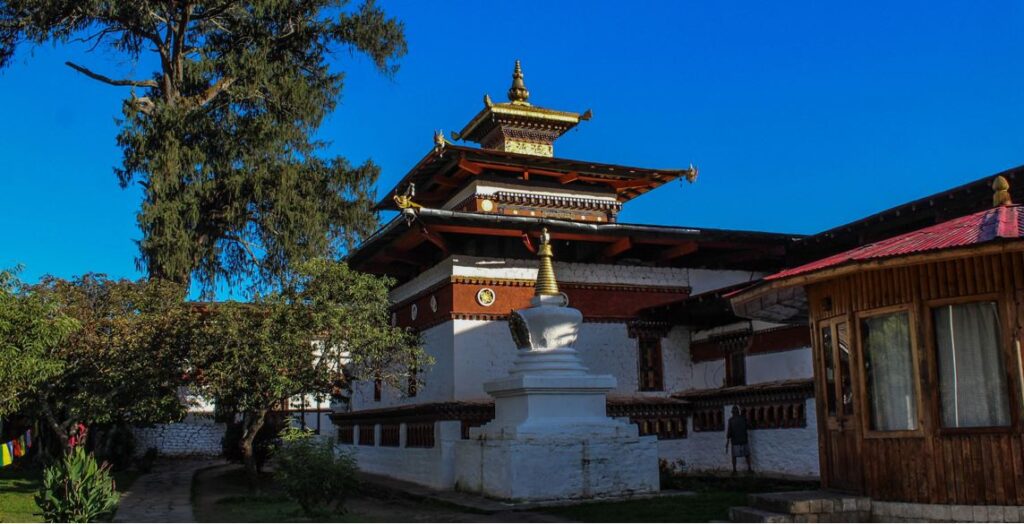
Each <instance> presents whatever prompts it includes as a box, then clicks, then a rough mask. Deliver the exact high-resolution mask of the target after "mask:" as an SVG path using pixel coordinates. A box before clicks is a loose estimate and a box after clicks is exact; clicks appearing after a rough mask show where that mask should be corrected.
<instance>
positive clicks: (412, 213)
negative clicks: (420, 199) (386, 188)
mask: <svg viewBox="0 0 1024 524" xmlns="http://www.w3.org/2000/svg"><path fill="white" fill-rule="evenodd" d="M414 196H416V184H413V183H411V182H410V183H409V185H408V186H405V192H404V193H402V194H398V192H397V191H396V192H395V196H394V200H395V205H396V206H398V209H400V210H401V212H402V216H403V217H405V224H406V225H410V226H411V225H412V221H413V220H415V219H416V210H417V209H421V208H422V207H423V206H421V205H419V204H417V203H416V202H413V201H412V199H413V197H414Z"/></svg>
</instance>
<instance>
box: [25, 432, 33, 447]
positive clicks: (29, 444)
mask: <svg viewBox="0 0 1024 524" xmlns="http://www.w3.org/2000/svg"><path fill="white" fill-rule="evenodd" d="M25 446H27V447H29V448H31V447H32V430H31V429H26V430H25Z"/></svg>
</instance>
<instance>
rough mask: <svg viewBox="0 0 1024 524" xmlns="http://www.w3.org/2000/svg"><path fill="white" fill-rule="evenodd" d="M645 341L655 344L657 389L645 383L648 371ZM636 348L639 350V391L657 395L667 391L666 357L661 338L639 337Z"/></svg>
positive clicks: (637, 366)
mask: <svg viewBox="0 0 1024 524" xmlns="http://www.w3.org/2000/svg"><path fill="white" fill-rule="evenodd" d="M644 341H653V342H654V352H655V357H656V358H654V359H653V360H654V371H655V372H656V374H657V377H658V380H657V385H656V387H647V386H646V385H645V383H644V376H645V374H646V371H648V369H647V368H646V367H645V366H644V357H645V355H644V351H645V348H644ZM636 348H637V352H636V353H637V365H636V368H637V385H636V386H637V387H636V389H637V391H639V392H641V393H655V392H661V391H665V355H664V352H663V351H662V347H661V337H658V336H644V335H641V336H638V337H636Z"/></svg>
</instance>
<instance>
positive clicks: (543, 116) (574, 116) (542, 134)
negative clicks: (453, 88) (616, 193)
mask: <svg viewBox="0 0 1024 524" xmlns="http://www.w3.org/2000/svg"><path fill="white" fill-rule="evenodd" d="M529 99H530V91H529V90H528V89H526V82H525V80H524V78H523V68H522V65H521V64H520V63H519V60H516V66H515V70H514V71H513V72H512V87H509V89H508V100H509V101H508V102H503V103H497V104H496V103H494V102H493V101H492V100H491V97H490V96H489V95H484V108H483V109H482V110H481V111H480V112H479V113H477V115H476V116H475V117H473V119H472V120H470V122H469V123H468V124H466V127H464V128H463V129H462V131H460V132H458V133H452V138H453V139H455V140H468V141H470V142H476V143H478V144H480V146H481V147H483V148H484V149H494V150H498V151H507V152H511V153H521V154H526V155H535V156H546V157H552V156H554V143H555V140H556V139H558V137H560V136H562V135H563V134H565V132H566V131H568V130H570V129H572V128H573V127H576V124H579V123H580V121H582V120H590V117H591V116H593V112H592V111H590V110H587V111H586V112H584V113H583V114H580V113H572V112H569V111H556V110H554V109H545V108H543V107H537V106H534V105H532V104H530V102H528V100H529Z"/></svg>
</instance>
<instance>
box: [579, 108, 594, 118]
mask: <svg viewBox="0 0 1024 524" xmlns="http://www.w3.org/2000/svg"><path fill="white" fill-rule="evenodd" d="M591 118H594V110H593V109H587V110H586V111H584V112H583V114H582V115H580V120H587V121H589V120H590V119H591Z"/></svg>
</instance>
